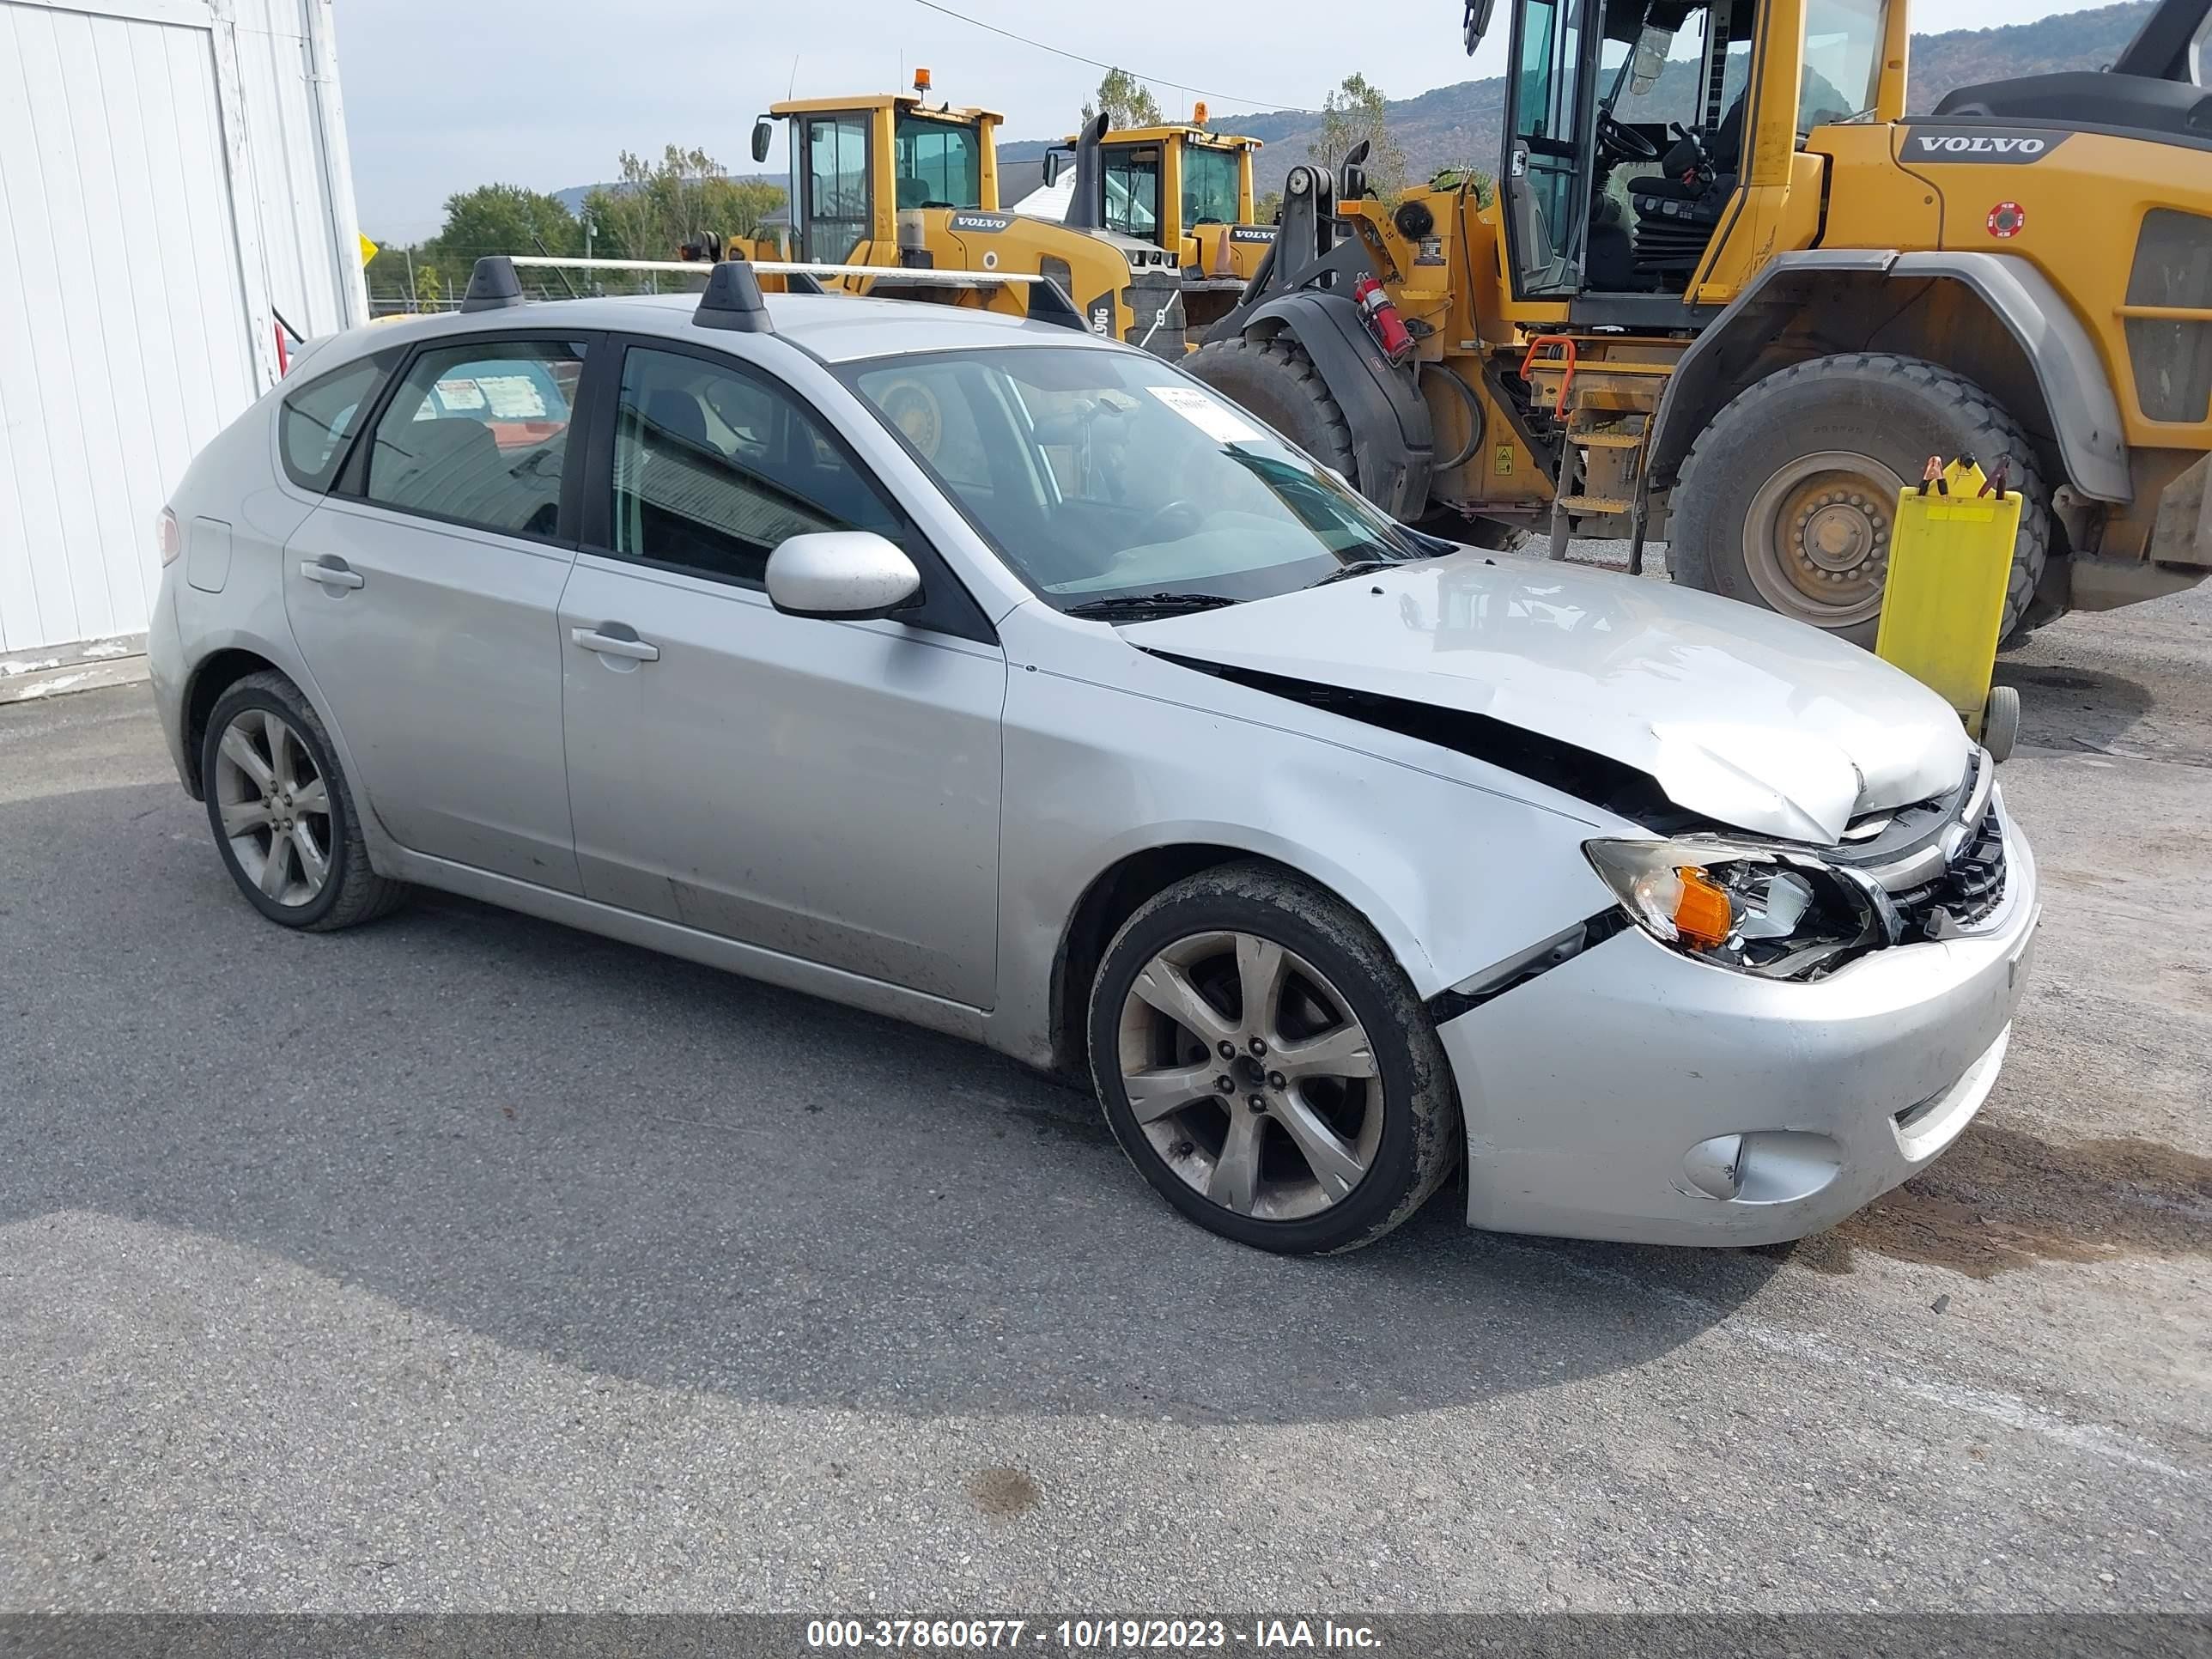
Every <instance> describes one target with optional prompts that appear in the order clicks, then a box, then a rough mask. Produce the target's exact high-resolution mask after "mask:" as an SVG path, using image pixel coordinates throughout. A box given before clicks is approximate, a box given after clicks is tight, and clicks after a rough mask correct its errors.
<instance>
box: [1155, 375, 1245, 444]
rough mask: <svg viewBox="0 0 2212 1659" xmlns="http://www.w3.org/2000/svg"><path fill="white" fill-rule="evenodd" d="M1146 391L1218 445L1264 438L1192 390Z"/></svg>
mask: <svg viewBox="0 0 2212 1659" xmlns="http://www.w3.org/2000/svg"><path fill="white" fill-rule="evenodd" d="M1145 390H1146V391H1147V392H1151V393H1152V396H1154V397H1155V398H1158V399H1159V400H1160V401H1161V402H1162V403H1164V404H1166V405H1167V406H1168V407H1169V408H1170V409H1172V410H1175V412H1176V414H1178V415H1180V416H1182V417H1183V419H1185V420H1186V421H1188V422H1190V423H1191V424H1192V425H1193V426H1194V427H1196V428H1198V429H1199V430H1200V432H1203V433H1204V434H1206V436H1207V437H1209V438H1211V439H1212V440H1213V441H1214V442H1216V443H1218V444H1256V443H1264V442H1266V441H1267V434H1266V433H1264V432H1262V431H1261V430H1260V428H1258V427H1256V426H1254V425H1253V424H1252V422H1249V421H1248V420H1246V419H1245V418H1244V417H1243V416H1242V415H1239V414H1238V413H1237V411H1236V410H1233V409H1231V408H1230V406H1229V405H1228V404H1225V403H1223V402H1221V401H1220V400H1219V399H1218V398H1214V397H1213V396H1212V395H1211V394H1210V393H1207V392H1201V391H1200V390H1199V389H1198V388H1197V387H1196V386H1146V388H1145Z"/></svg>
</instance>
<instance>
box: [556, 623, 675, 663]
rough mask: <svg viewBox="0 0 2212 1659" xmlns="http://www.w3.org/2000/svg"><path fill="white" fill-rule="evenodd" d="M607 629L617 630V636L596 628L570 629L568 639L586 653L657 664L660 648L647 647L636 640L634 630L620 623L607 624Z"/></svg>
mask: <svg viewBox="0 0 2212 1659" xmlns="http://www.w3.org/2000/svg"><path fill="white" fill-rule="evenodd" d="M606 626H607V627H608V628H619V629H622V630H623V631H622V632H621V633H619V634H608V633H602V632H601V631H600V630H599V629H596V628H572V629H569V630H568V637H569V638H570V639H572V640H574V641H575V642H576V643H577V644H579V645H580V646H582V647H584V649H585V650H586V651H595V652H597V653H599V655H600V656H602V657H627V658H629V659H630V660H631V661H632V662H659V660H660V647H659V646H657V645H647V643H646V642H645V641H643V640H641V639H640V638H638V636H637V632H636V630H635V629H632V628H629V627H627V626H625V625H624V624H623V623H607V624H606Z"/></svg>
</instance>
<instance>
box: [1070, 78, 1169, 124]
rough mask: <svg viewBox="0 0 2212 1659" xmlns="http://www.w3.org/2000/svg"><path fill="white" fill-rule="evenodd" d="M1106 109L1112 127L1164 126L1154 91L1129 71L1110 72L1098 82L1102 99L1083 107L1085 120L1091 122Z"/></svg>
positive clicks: (1108, 121)
mask: <svg viewBox="0 0 2212 1659" xmlns="http://www.w3.org/2000/svg"><path fill="white" fill-rule="evenodd" d="M1102 109H1103V110H1104V111H1105V112H1106V120H1107V123H1108V125H1110V126H1117V127H1156V126H1158V125H1161V116H1160V106H1159V100H1158V99H1156V98H1154V97H1153V96H1152V88H1150V87H1148V86H1146V84H1145V83H1144V82H1142V81H1139V79H1137V77H1136V76H1133V75H1132V74H1130V73H1129V72H1128V71H1127V70H1117V69H1115V70H1107V71H1106V74H1105V77H1104V78H1103V80H1101V81H1100V82H1098V95H1097V97H1096V98H1094V99H1092V100H1090V101H1089V102H1088V103H1086V104H1085V105H1084V106H1083V118H1084V119H1085V120H1086V121H1088V120H1089V119H1090V118H1091V117H1092V116H1094V115H1096V114H1097V113H1098V112H1099V111H1100V110H1102Z"/></svg>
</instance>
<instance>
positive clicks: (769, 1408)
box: [0, 593, 2212, 1613]
mask: <svg viewBox="0 0 2212 1659" xmlns="http://www.w3.org/2000/svg"><path fill="white" fill-rule="evenodd" d="M2002 678H2005V679H2007V680H2008V681H2009V682H2011V683H2013V684H2017V685H2018V686H2020V687H2021V692H2022V696H2023V697H2024V698H2025V700H2026V705H2027V721H2026V726H2027V733H2026V745H2027V746H2026V748H2025V750H2024V752H2023V753H2021V755H2020V756H2019V757H2016V758H2015V759H2014V760H2013V761H2012V762H2011V763H2008V765H2007V766H2006V768H2005V769H2004V774H2003V782H2004V786H2005V788H2006V791H2007V793H2008V797H2009V799H2011V800H2012V802H2013V804H2014V805H2015V810H2016V811H2017V812H2018V814H2019V816H2020V817H2021V820H2022V821H2023V822H2024V823H2025V824H2026V826H2027V831H2028V833H2029V835H2030V836H2031V837H2032V838H2033V841H2034V842H2035V845H2036V848H2037V851H2038V854H2039V858H2040V860H2041V861H2042V867H2043V872H2044V878H2045V899H2046V906H2047V910H2046V920H2045V927H2044V934H2043V939H2042V942H2041V945H2040V946H2039V952H2038V962H2037V965H2036V969H2035V978H2034V981H2033V985H2032V987H2031V988H2030V990H2029V992H2028V994H2027V1002H2026V1004H2025V1006H2024V1007H2023V1008H2022V1011H2021V1015H2020V1018H2019V1021H2018V1024H2017V1026H2016V1029H2015V1041H2014V1044H2013V1048H2012V1051H2011V1055H2010V1058H2009V1060H2008V1066H2007V1068H2006V1071H2005V1073H2004V1075H2003V1078H2002V1081H2001V1082H2000V1083H1999V1084H1998V1085H1997V1088H1996V1093H1995V1095H1994V1096H1993V1097H1992V1098H1991V1100H1990V1104H1989V1106H1988V1107H1987V1109H1985V1110H1984V1113H1983V1115H1982V1116H1981V1118H1980V1119H1979V1120H1978V1122H1977V1123H1976V1124H1975V1126H1974V1127H1972V1130H1971V1131H1970V1132H1969V1133H1967V1135H1966V1137H1965V1139H1963V1140H1962V1141H1961V1142H1960V1144H1959V1145H1958V1146H1956V1147H1954V1149H1953V1150H1952V1151H1951V1152H1949V1153H1948V1155H1947V1156H1946V1157H1945V1158H1943V1159H1942V1161H1941V1162H1940V1163H1939V1164H1937V1165H1936V1167H1935V1168H1934V1169H1933V1170H1931V1171H1930V1172H1929V1173H1928V1174H1927V1175H1925V1176H1922V1177H1921V1178H1919V1179H1918V1180H1917V1181H1915V1182H1912V1183H1911V1184H1910V1185H1909V1186H1907V1187H1906V1188H1903V1189H1901V1190H1900V1191H1899V1192H1898V1193H1897V1194H1893V1195H1891V1196H1890V1197H1889V1198H1887V1199H1886V1200H1883V1201H1882V1202H1881V1204H1880V1205H1879V1206H1876V1207H1875V1209H1874V1210H1873V1211H1872V1212H1869V1213H1868V1214H1866V1215H1863V1216H1862V1217H1860V1218H1857V1219H1855V1220H1854V1221H1852V1222H1850V1223H1849V1224H1848V1225H1845V1226H1844V1227H1843V1228H1841V1229H1839V1230H1838V1231H1836V1232H1834V1233H1832V1234H1829V1235H1826V1236H1824V1237H1820V1238H1817V1239H1814V1240H1812V1241H1808V1242H1807V1243H1803V1244H1801V1245H1799V1246H1796V1247H1795V1248H1794V1249H1781V1250H1769V1251H1758V1252H1747V1253H1739V1252H1717V1251H1690V1250H1666V1249H1638V1248H1630V1247H1623V1246H1607V1245H1596V1244H1586V1243H1585V1244H1577V1243H1556V1242H1546V1241H1541V1240H1528V1239H1514V1238H1504V1237H1490V1236H1486V1235H1482V1234H1478V1233H1473V1232H1469V1231H1467V1230H1466V1229H1465V1228H1464V1227H1463V1226H1462V1225H1461V1224H1460V1221H1459V1218H1458V1216H1457V1215H1456V1213H1455V1200H1454V1196H1453V1194H1451V1193H1450V1192H1449V1191H1447V1192H1446V1193H1445V1194H1442V1195H1440V1197H1439V1199H1438V1200H1437V1201H1436V1202H1434V1203H1432V1204H1431V1206H1430V1207H1429V1208H1428V1210H1427V1211H1426V1212H1424V1213H1423V1214H1422V1215H1421V1216H1420V1217H1419V1218H1416V1220H1415V1221H1414V1222H1413V1224H1411V1225H1408V1226H1407V1227H1406V1228H1404V1229H1403V1230H1401V1231H1400V1232H1399V1233H1398V1234H1396V1235H1395V1236H1394V1237H1392V1238H1390V1239H1389V1240H1388V1241H1386V1242H1385V1243H1383V1244H1381V1245H1379V1246H1377V1247H1376V1248H1375V1249H1370V1250H1368V1251H1365V1252H1363V1253H1360V1254H1358V1255H1354V1256H1352V1257H1348V1258H1346V1259H1343V1260H1337V1261H1280V1260H1276V1259H1273V1258H1270V1257H1267V1256H1265V1255H1260V1254H1257V1253H1255V1252H1251V1251H1248V1250H1244V1249H1239V1248H1237V1247H1236V1246H1234V1245H1231V1244H1228V1243H1223V1242H1221V1241H1218V1240H1216V1239H1213V1238H1212V1237H1209V1236H1207V1235H1206V1234H1204V1233H1201V1232H1200V1231H1197V1230H1196V1229H1194V1228H1193V1227H1191V1226H1189V1225H1186V1224H1184V1223H1182V1221H1180V1220H1178V1219H1177V1218H1176V1217H1175V1216H1174V1215H1173V1214H1172V1213H1171V1212H1170V1211H1169V1210H1168V1208H1167V1207H1166V1206H1164V1205H1163V1204H1162V1203H1160V1202H1159V1201H1158V1200H1157V1199H1156V1198H1155V1197H1154V1196H1153V1195H1152V1193H1151V1191H1150V1189H1149V1188H1146V1186H1145V1185H1144V1184H1143V1182H1141V1181H1139V1179H1138V1178H1137V1177H1136V1176H1135V1175H1134V1174H1133V1172H1132V1171H1131V1170H1129V1169H1128V1168H1127V1165H1126V1164H1124V1162H1123V1161H1122V1159H1121V1156H1120V1154H1119V1153H1118V1152H1116V1150H1115V1147H1114V1146H1113V1145H1112V1143H1111V1141H1110V1140H1109V1138H1108V1136H1107V1133H1106V1132H1105V1130H1104V1128H1103V1126H1102V1124H1101V1122H1100V1121H1099V1118H1098V1116H1097V1111H1096V1109H1095V1108H1094V1107H1093V1106H1092V1105H1091V1103H1090V1102H1089V1101H1088V1100H1087V1099H1086V1098H1085V1097H1081V1096H1079V1095H1076V1094H1073V1093H1071V1092H1069V1091H1066V1090H1063V1089H1061V1088H1060V1087H1058V1086H1056V1085H1053V1084H1051V1083H1049V1082H1047V1081H1044V1080H1042V1079H1037V1078H1036V1077H1033V1076H1031V1075H1030V1074H1028V1073H1024V1072H1023V1071H1021V1070H1019V1069H1018V1068H1017V1067H1015V1066H1012V1065H1011V1064H1008V1063H1006V1062H1004V1061H1001V1060H998V1059H996V1058H994V1057H993V1056H991V1055H989V1054H985V1053H984V1052H982V1051H981V1050H979V1049H975V1048H969V1047H965V1046H963V1045H962V1044H960V1043H957V1042H951V1041H949V1040H945V1039H941V1038H938V1037H935V1036H928V1035H926V1034H922V1033H919V1032H915V1031H912V1030H907V1029H905V1028H902V1027H900V1026H897V1025H895V1024H890V1023H887V1022H885V1021H883V1020H879V1019H876V1018H870V1017H868V1016H865V1015H861V1014H857V1013H853V1012H847V1011H844V1010H842V1009H839V1008H836V1007H834V1006H830V1005H829V1004H827V1003H823V1002H817V1001H814V1000H810V999H808V998H805V997H802V996H797V995H792V994H786V993H783V992H780V991H775V990H770V989H767V988H764V987H759V986H757V985H753V984H750V983H748V982H746V981H742V980H738V979H734V978H730V977H726V976H724V975H718V974H715V973H713V972H710V971H708V970H707V969H701V968H696V967H693V966H690V965H689V964H686V963H678V962H673V961H670V960H666V959H664V958H661V957H655V956H652V955H649V954H647V953H646V952H643V951H637V950H634V949H630V948H628V947H626V946H623V945H613V944H610V943H606V942H604V941H601V940H599V939H593V938H591V937H588V936H586V935H584V934H580V933H571V932H568V931H566V930H564V929H562V928H560V927H553V926H550V925H547V924H544V923H541V922H538V921H529V920H526V919H524V918H521V917H517V916H513V915H504V914H501V913H500V912H497V911H494V910H490V909H487V908H482V907H478V906H476V905H473V904H469V903H465V902H459V901H453V900H447V899H444V898H441V897H437V896H423V897H422V898H421V899H419V900H418V901H417V902H416V903H414V904H413V905H412V906H411V907H410V908H408V909H406V910H404V911H403V912H402V913H400V914H399V915H396V916H394V917H392V919H391V920H389V921H385V922H382V923H380V924H378V925H376V926H374V927H368V928H365V929H362V930H359V931H356V932H355V933H348V934H341V935H335V936H330V937H320V936H315V937H308V936H301V935H295V934H291V933H285V932H283V931H281V930H279V929H277V928H275V927H270V926H269V925H268V924H266V923H264V922H263V921H260V920H259V919H258V917H257V916H256V915H254V913H253V912H252V910H251V909H249V908H247V906H246V904H245V903H244V902H243V901H242V900H241V899H240V897H239V896H237V894H236V893H235V892H234V890H233V889H232V887H231V884H230V883H229V880H228V877H226V876H225V875H224V874H223V872H222V868H221V867H220V866H219V865H218V863H217V862H216V854H215V852H214V849H213V848H212V847H211V845H210V839H209V836H208V830H207V825H206V821H205V818H204V815H203V814H202V812H201V810H200V809H199V808H198V807H197V806H195V805H193V804H192V803H191V802H190V801H189V800H187V799H185V796H184V794H183V793H182V792H181V791H180V790H179V787H177V783H176V780H175V778H174V776H173V774H172V773H171V771H170V769H169V765H168V762H167V758H166V757H165V755H164V752H163V750H162V747H161V739H160V736H159V733H158V732H157V731H156V729H155V723H154V720H153V718H152V714H151V710H150V707H149V700H148V696H147V694H146V691H145V690H144V689H143V687H126V688H122V689H118V690H102V691H94V692H88V693H84V694H81V695H77V696H67V697H56V698H53V699H52V700H49V701H44V702H34V703H27V704H21V705H15V706H11V707H9V708H0V1609H7V1610H29V1609H115V1608H186V1607H189V1608H203V1609H204V1608H213V1609H224V1610H228V1609H256V1610H270V1611H273V1610H295V1609H301V1610H325V1611H368V1610H382V1609H426V1608H427V1609H486V1608H520V1607H532V1608H549V1609H592V1608H623V1609H631V1610H647V1609H708V1608H714V1609H726V1608H776V1609H784V1610H797V1611H802V1612H840V1611H847V1610H861V1609H869V1608H878V1609H896V1608H906V1609H914V1608H931V1609H939V1610H944V1609H958V1608H963V1607H964V1608H987V1607H995V1608H1000V1609H1004V1608H1008V1607H1013V1608H1022V1607H1056V1608H1062V1609H1073V1608H1076V1607H1083V1608H1088V1609H1093V1610H1099V1611H1109V1610H1110V1611H1115V1612H1158V1613H1173V1612H1179V1611H1197V1610H1201V1609H1205V1610H1214V1611H1219V1610H1223V1609H1231V1608H1250V1607H1271V1606H1278V1607H1281V1606H1304V1607H1315V1608H1327V1607H1336V1608H1370V1609H1389V1608H1399V1609H1437V1608H1475V1607H1485V1608H1504V1609H1511V1610H1522V1611H1541V1610H1547V1609H1553V1608H1582V1609H1607V1610H1630V1609H1658V1610H1664V1609H1678V1608H1715V1607H1719V1608H1744V1609H1762V1610H1776V1611H1786V1610H1792V1609H1806V1608H1820V1609H1837V1610H1847V1611H1854V1612H1858V1611H1866V1610H1874V1609H1883V1610H1887V1609H1936V1608H1942V1609H1966V1610H2002V1611H2015V1612H2038V1611H2050V1610H2056V1609H2070V1610H2085V1611H2099V1610H2114V1609H2131V1610H2142V1609H2159V1608H2164V1609H2184V1610H2191V1611H2195V1612H2198V1613H2203V1612H2204V1611H2206V1605H2205V1601H2204V1600H2203V1598H2205V1597H2207V1596H2208V1595H2212V1592H2208V1590H2207V1589H2205V1588H2204V1564H2205V1563H2206V1562H2207V1561H2208V1560H2212V1392H2208V1388H2207V1382H2208V1364H2212V1297H2208V1295H2207V1283H2206V1279H2207V1273H2206V1265H2207V1264H2206V1252H2207V1249H2208V1241H2212V1121H2209V1120H2208V1115H2207V1111H2206V1099H2207V1097H2208V1094H2212V884H2208V882H2207V879H2206V877H2207V872H2212V593H2199V594H2192V595H2189V596H2185V597H2183V598H2181V599H2173V600H2168V601H2165V602H2162V603H2160V604H2158V605H2150V606H2143V607H2138V608H2136V609H2134V610H2130V611H2120V612H2115V613H2112V614H2109V615H2106V616H2101V617H2072V618H2068V619H2066V620H2064V621H2063V622H2061V623H2057V624H2055V625H2054V626H2052V627H2051V628H2050V629H2046V630H2045V631H2044V632H2043V633H2042V634H2041V635H2038V636H2037V638H2036V639H2035V640H2034V641H2033V642H2032V643H2031V644H2030V645H2029V646H2028V647H2026V648H2025V649H2024V650H2022V651H2021V652H2019V653H2015V654H2014V655H2013V656H2011V657H2009V658H2008V659H2007V660H2006V662H2005V664H2004V665H2003V667H2002ZM1592 1150H1593V1156H1601V1155H1602V1149H1600V1148H1593V1149H1592Z"/></svg>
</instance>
